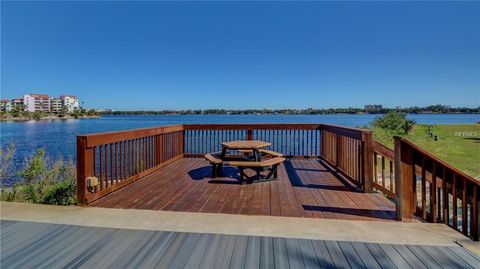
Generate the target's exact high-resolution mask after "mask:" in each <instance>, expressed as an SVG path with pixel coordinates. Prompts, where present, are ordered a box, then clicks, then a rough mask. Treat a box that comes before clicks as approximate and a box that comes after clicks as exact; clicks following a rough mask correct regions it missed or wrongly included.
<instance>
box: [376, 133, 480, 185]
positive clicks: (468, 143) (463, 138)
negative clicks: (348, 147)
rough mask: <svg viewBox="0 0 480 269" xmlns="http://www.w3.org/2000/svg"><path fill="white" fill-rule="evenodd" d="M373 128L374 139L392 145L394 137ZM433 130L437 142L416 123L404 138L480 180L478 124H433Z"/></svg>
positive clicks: (479, 135) (391, 146)
mask: <svg viewBox="0 0 480 269" xmlns="http://www.w3.org/2000/svg"><path fill="white" fill-rule="evenodd" d="M373 131H374V136H375V139H376V140H377V141H379V142H381V143H384V144H385V145H387V146H388V147H390V148H393V140H392V139H391V138H390V137H389V135H388V134H387V133H386V132H383V131H382V130H376V129H374V130H373ZM432 131H433V134H434V135H437V136H438V141H434V139H433V138H432V137H430V135H429V134H428V126H427V125H415V126H414V128H413V130H412V131H411V132H410V133H409V134H408V135H405V138H407V139H408V140H410V141H412V142H414V143H415V144H417V145H419V146H420V147H422V148H424V149H425V150H427V151H429V152H430V153H432V154H433V155H435V156H437V157H438V158H440V159H441V160H443V161H445V162H447V163H449V164H451V165H452V166H454V167H455V168H457V169H459V170H461V171H463V172H465V173H466V174H468V175H471V176H473V177H474V178H476V179H479V180H480V124H462V125H435V126H433V128H432Z"/></svg>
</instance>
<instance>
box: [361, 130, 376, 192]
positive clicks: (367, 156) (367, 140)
mask: <svg viewBox="0 0 480 269" xmlns="http://www.w3.org/2000/svg"><path fill="white" fill-rule="evenodd" d="M362 140H363V156H362V159H363V192H373V176H374V174H373V169H374V168H373V133H372V131H364V132H363V133H362Z"/></svg>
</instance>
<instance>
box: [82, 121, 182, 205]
mask: <svg viewBox="0 0 480 269" xmlns="http://www.w3.org/2000/svg"><path fill="white" fill-rule="evenodd" d="M181 157H183V126H182V125H176V126H168V127H159V128H148V129H138V130H131V131H120V132H109V133H100V134H92V135H80V136H77V199H78V203H79V204H81V205H84V204H88V203H90V202H92V201H94V200H96V199H98V198H100V197H102V196H105V195H107V194H109V193H111V192H113V191H115V190H117V189H119V188H121V187H123V186H125V185H127V184H129V183H131V182H133V181H135V180H137V179H140V178H141V177H143V176H146V175H148V174H150V173H152V172H154V171H156V170H158V169H159V168H161V167H163V166H165V165H167V164H169V163H172V162H173V161H175V160H178V159H179V158H181ZM92 176H93V177H95V178H97V179H98V184H97V185H95V186H91V187H89V186H88V185H87V178H88V177H92Z"/></svg>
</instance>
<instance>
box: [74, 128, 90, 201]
mask: <svg viewBox="0 0 480 269" xmlns="http://www.w3.org/2000/svg"><path fill="white" fill-rule="evenodd" d="M91 175H92V148H87V138H86V137H82V136H78V137H77V204H78V205H86V204H87V199H86V198H87V197H86V196H87V184H86V179H87V177H89V176H91Z"/></svg>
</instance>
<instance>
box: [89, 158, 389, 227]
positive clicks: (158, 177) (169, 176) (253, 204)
mask: <svg viewBox="0 0 480 269" xmlns="http://www.w3.org/2000/svg"><path fill="white" fill-rule="evenodd" d="M252 175H253V174H252ZM210 176H211V168H210V165H209V163H208V162H206V161H204V160H203V159H195V158H184V159H180V160H178V161H176V162H174V163H172V164H170V165H168V166H167V167H164V168H162V169H160V170H158V171H156V172H154V173H152V174H150V175H148V176H146V177H144V178H142V179H140V180H138V181H136V182H134V183H132V184H130V185H127V186H125V187H124V188H122V189H120V190H118V191H116V192H114V193H111V194H110V195H107V196H105V197H103V198H101V199H99V200H97V201H95V202H93V203H91V204H90V205H91V206H96V207H109V208H136V209H150V210H167V211H182V212H204V213H225V214H243V215H266V216H288V217H309V218H330V219H351V220H394V219H395V204H394V203H393V202H391V201H390V200H388V199H386V198H385V197H383V196H382V195H380V194H376V193H362V192H360V191H359V190H358V189H357V188H356V187H355V186H354V185H352V184H351V183H350V182H348V181H347V180H344V179H342V177H340V176H339V175H337V174H336V173H335V171H333V170H331V169H330V168H329V167H328V166H326V165H325V164H323V163H322V162H321V161H318V160H307V159H293V160H290V161H287V162H285V163H284V164H283V165H281V166H280V167H279V173H278V179H277V180H273V181H267V182H258V183H253V184H243V185H242V184H240V182H239V180H238V179H239V175H238V170H237V169H236V168H234V167H228V166H227V167H224V171H223V175H222V177H218V178H215V179H212V178H211V177H210Z"/></svg>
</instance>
